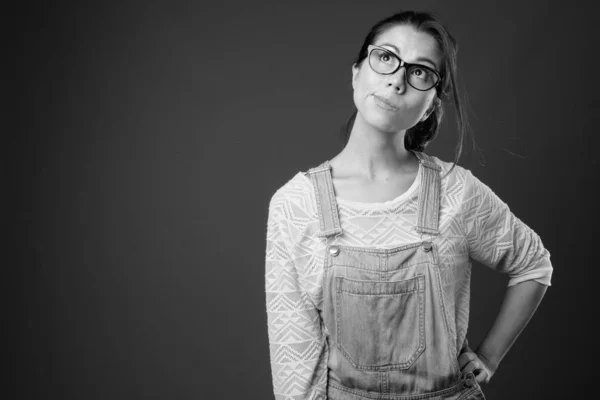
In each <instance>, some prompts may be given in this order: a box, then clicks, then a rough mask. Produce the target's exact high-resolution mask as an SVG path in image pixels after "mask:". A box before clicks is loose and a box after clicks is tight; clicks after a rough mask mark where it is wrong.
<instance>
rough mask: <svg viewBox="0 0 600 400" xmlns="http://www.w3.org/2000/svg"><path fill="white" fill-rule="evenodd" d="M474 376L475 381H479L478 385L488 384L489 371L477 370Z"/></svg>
mask: <svg viewBox="0 0 600 400" xmlns="http://www.w3.org/2000/svg"><path fill="white" fill-rule="evenodd" d="M474 374H475V380H476V381H477V383H488V381H489V375H488V372H487V370H485V369H476V370H475V371H474Z"/></svg>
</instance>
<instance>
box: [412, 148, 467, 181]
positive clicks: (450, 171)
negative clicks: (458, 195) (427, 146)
mask: <svg viewBox="0 0 600 400" xmlns="http://www.w3.org/2000/svg"><path fill="white" fill-rule="evenodd" d="M421 154H424V153H421ZM425 157H427V159H428V160H429V161H431V162H433V163H435V164H436V165H438V166H439V167H440V175H441V176H442V180H443V181H448V182H453V183H461V184H464V183H465V180H468V179H469V175H470V176H472V174H471V171H469V170H468V169H466V168H464V167H462V166H460V165H458V164H456V165H455V164H454V162H450V161H445V160H442V159H441V158H439V157H436V156H433V155H429V154H425ZM452 167H454V168H452Z"/></svg>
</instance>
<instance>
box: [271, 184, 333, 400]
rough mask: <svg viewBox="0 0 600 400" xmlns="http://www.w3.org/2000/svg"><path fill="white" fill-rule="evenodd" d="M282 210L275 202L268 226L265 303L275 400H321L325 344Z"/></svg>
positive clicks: (281, 204)
mask: <svg viewBox="0 0 600 400" xmlns="http://www.w3.org/2000/svg"><path fill="white" fill-rule="evenodd" d="M285 204H286V200H285V199H283V198H280V197H278V196H274V197H273V198H272V199H271V203H270V204H269V215H268V220H267V238H266V239H267V241H266V254H265V296H266V298H265V299H266V311H267V332H268V340H269V357H270V363H271V377H272V382H273V394H274V397H275V399H277V400H280V399H281V400H283V399H303V400H304V399H305V400H324V399H325V398H326V390H327V388H326V385H327V354H328V353H327V342H326V338H325V335H324V334H323V332H322V331H321V323H320V316H319V312H318V310H317V309H316V308H315V306H314V305H313V303H312V302H311V300H310V298H309V296H308V294H307V293H306V291H305V290H304V288H303V287H302V285H301V277H300V275H299V272H298V271H297V270H296V265H295V263H294V260H293V258H292V256H291V254H290V252H289V246H290V242H289V240H290V239H289V238H290V237H291V234H290V232H289V231H290V226H291V222H290V221H288V220H287V219H286V218H285V212H284V210H283V208H284V207H285Z"/></svg>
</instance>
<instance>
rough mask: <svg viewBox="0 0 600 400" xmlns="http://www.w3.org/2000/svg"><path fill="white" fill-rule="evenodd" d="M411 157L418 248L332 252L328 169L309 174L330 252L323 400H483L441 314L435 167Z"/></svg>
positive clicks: (334, 215) (335, 219)
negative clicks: (416, 181)
mask: <svg viewBox="0 0 600 400" xmlns="http://www.w3.org/2000/svg"><path fill="white" fill-rule="evenodd" d="M414 154H415V155H416V156H417V158H418V159H419V163H420V164H421V165H420V167H421V169H422V170H421V181H420V189H419V198H418V211H417V226H416V229H417V232H418V233H420V234H421V240H420V241H418V242H416V243H408V244H404V245H401V246H397V247H394V248H385V249H384V248H372V247H371V248H367V247H354V246H345V245H336V244H332V243H331V241H332V240H333V239H334V237H335V236H337V235H340V234H342V228H341V226H340V220H339V214H338V206H337V202H336V199H335V193H334V189H333V183H332V178H331V166H330V164H329V161H325V162H324V163H323V164H321V165H319V166H318V167H315V168H311V169H310V170H308V172H306V174H307V175H309V176H310V178H311V181H312V183H313V186H314V190H315V197H316V201H317V210H318V216H319V224H320V232H319V233H318V234H317V236H318V237H321V238H323V239H324V240H325V241H326V242H327V246H326V253H325V263H324V272H323V309H322V314H321V317H322V321H323V329H324V332H325V335H326V337H327V344H328V347H329V358H328V362H327V367H328V368H327V369H328V379H327V398H328V399H331V400H372V399H386V400H409V399H410V400H416V399H431V400H434V399H435V400H437V399H440V400H441V399H444V400H459V399H485V396H484V394H483V392H482V391H481V387H480V385H479V384H478V383H477V382H476V381H475V377H474V375H473V373H469V374H466V375H465V376H463V375H462V374H461V372H460V367H459V364H458V354H457V349H456V345H455V344H454V343H453V341H452V340H451V338H450V335H449V334H448V332H449V328H448V324H454V321H450V320H449V319H448V317H447V313H446V310H445V309H444V307H445V305H444V296H443V294H442V286H441V280H440V272H439V268H440V264H439V254H438V251H439V246H438V243H437V239H438V238H439V233H440V232H439V229H438V222H439V221H438V220H439V214H440V192H441V177H440V171H441V167H440V166H439V165H437V164H436V163H435V162H434V161H433V160H432V159H431V158H430V157H429V156H428V155H426V154H424V153H419V152H414ZM423 236H425V239H423ZM332 237H333V238H332Z"/></svg>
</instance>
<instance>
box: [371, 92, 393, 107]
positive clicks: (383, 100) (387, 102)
mask: <svg viewBox="0 0 600 400" xmlns="http://www.w3.org/2000/svg"><path fill="white" fill-rule="evenodd" d="M373 97H375V98H376V99H377V100H379V101H380V102H382V103H384V104H386V105H388V106H389V107H391V108H394V109H396V110H398V106H396V105H395V104H394V103H392V102H391V101H390V100H389V99H386V98H385V97H381V96H378V95H376V94H374V95H373Z"/></svg>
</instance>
